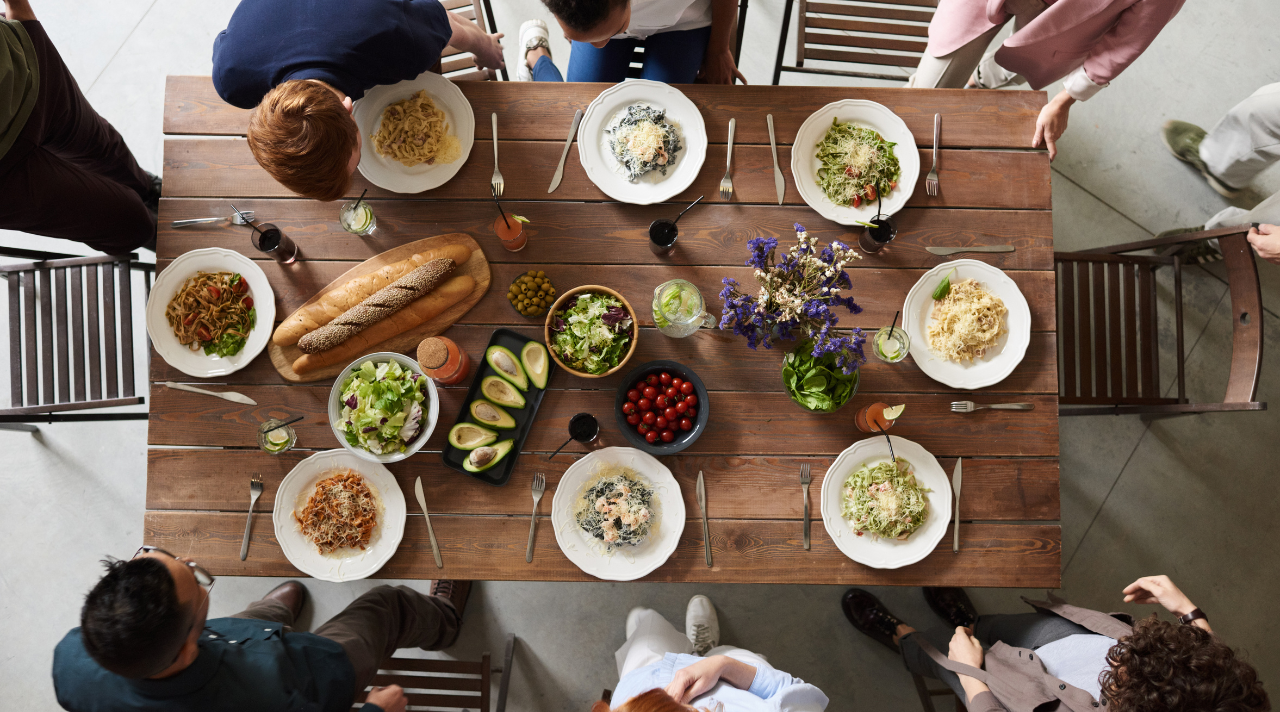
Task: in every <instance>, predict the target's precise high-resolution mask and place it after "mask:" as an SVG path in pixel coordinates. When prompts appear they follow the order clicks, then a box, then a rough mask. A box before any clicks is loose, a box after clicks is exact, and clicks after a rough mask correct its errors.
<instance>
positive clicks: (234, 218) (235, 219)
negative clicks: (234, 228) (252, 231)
mask: <svg viewBox="0 0 1280 712" xmlns="http://www.w3.org/2000/svg"><path fill="white" fill-rule="evenodd" d="M240 212H242V213H244V219H241V218H240V216H239V215H237V214H235V213H232V215H231V224H232V225H248V224H249V223H248V222H246V220H253V211H252V210H241V211H240ZM223 220H226V218H192V219H190V220H174V221H173V225H172V227H186V226H188V225H203V224H204V223H215V222H222V221H223Z"/></svg>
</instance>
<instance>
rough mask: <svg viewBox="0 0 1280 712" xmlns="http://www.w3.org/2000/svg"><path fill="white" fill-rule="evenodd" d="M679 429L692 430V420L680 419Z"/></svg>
mask: <svg viewBox="0 0 1280 712" xmlns="http://www.w3.org/2000/svg"><path fill="white" fill-rule="evenodd" d="M680 429H681V430H693V421H692V420H690V419H689V418H681V419H680Z"/></svg>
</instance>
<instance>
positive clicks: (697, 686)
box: [666, 655, 756, 704]
mask: <svg viewBox="0 0 1280 712" xmlns="http://www.w3.org/2000/svg"><path fill="white" fill-rule="evenodd" d="M755 679H756V668H755V666H753V665H748V664H746V663H744V662H741V661H738V660H734V659H733V658H731V657H729V656H727V655H713V656H711V657H709V658H703V659H702V660H699V661H698V662H696V663H694V664H692V665H690V666H688V667H683V668H680V669H679V670H677V671H676V674H675V676H674V677H673V678H672V679H671V683H670V684H669V685H667V688H666V691H667V694H668V695H671V697H672V699H674V700H675V701H676V702H679V703H680V704H688V703H689V701H690V700H692V699H693V698H695V697H697V696H698V695H701V694H704V693H705V692H707V691H708V690H710V689H711V688H712V687H715V685H716V683H717V682H719V681H721V680H724V681H725V682H727V683H729V684H730V685H733V686H734V687H736V688H738V689H741V690H747V689H749V688H750V687H751V683H752V682H754V681H755Z"/></svg>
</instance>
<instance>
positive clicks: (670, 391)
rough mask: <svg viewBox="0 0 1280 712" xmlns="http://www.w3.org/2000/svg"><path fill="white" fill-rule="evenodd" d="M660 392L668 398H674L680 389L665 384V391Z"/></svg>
mask: <svg viewBox="0 0 1280 712" xmlns="http://www.w3.org/2000/svg"><path fill="white" fill-rule="evenodd" d="M662 393H663V395H665V396H666V397H668V398H675V397H676V396H677V395H679V394H680V391H678V390H676V389H675V388H673V387H671V386H667V389H666V390H665V391H663V392H662Z"/></svg>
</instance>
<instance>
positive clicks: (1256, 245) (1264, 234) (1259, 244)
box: [1249, 223, 1280, 265]
mask: <svg viewBox="0 0 1280 712" xmlns="http://www.w3.org/2000/svg"><path fill="white" fill-rule="evenodd" d="M1249 244H1250V245H1253V250H1254V252H1257V253H1258V256H1259V257H1261V258H1262V259H1264V260H1266V261H1268V262H1270V263H1271V264H1273V265H1280V227H1277V226H1275V225H1268V224H1266V223H1263V224H1262V225H1260V226H1258V227H1255V228H1253V229H1251V230H1249Z"/></svg>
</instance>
